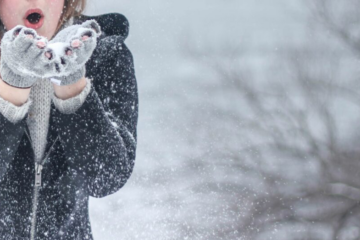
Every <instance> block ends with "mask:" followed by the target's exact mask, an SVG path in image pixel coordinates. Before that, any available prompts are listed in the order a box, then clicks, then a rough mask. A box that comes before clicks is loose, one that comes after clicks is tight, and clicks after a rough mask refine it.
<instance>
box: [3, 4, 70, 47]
mask: <svg viewBox="0 0 360 240" xmlns="http://www.w3.org/2000/svg"><path fill="white" fill-rule="evenodd" d="M64 1H65V0H0V19H1V21H2V22H3V24H4V25H5V27H6V29H7V30H10V29H12V28H14V27H15V26H16V25H23V26H26V27H29V28H33V29H35V30H36V32H37V33H38V34H39V35H40V36H44V37H47V38H48V39H49V40H50V39H51V38H52V36H53V35H54V33H55V31H56V29H57V26H58V23H59V20H60V16H61V13H62V10H63V7H64ZM33 12H35V13H33ZM40 16H41V18H40Z"/></svg>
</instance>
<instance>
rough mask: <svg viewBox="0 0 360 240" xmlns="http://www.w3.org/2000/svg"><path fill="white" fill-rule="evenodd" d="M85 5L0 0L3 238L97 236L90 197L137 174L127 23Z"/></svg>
mask: <svg viewBox="0 0 360 240" xmlns="http://www.w3.org/2000/svg"><path fill="white" fill-rule="evenodd" d="M84 4H85V1H84V0H75V1H72V0H69V1H67V0H56V1H55V0H54V1H53V0H50V1H49V0H33V1H26V0H0V18H1V21H2V23H3V25H4V29H9V31H6V30H5V31H4V33H3V35H4V37H3V39H2V43H1V72H0V73H1V79H0V134H1V135H0V136H1V137H0V239H7V240H11V239H31V240H33V239H38V240H40V239H69V240H70V239H71V240H74V239H81V240H83V239H92V234H91V226H90V222H89V210H88V202H89V196H92V197H97V198H100V197H105V196H107V195H109V194H112V193H115V192H116V191H117V190H119V189H120V188H121V187H122V186H123V185H124V184H125V183H126V181H127V180H128V178H129V177H130V175H131V173H132V171H133V167H134V160H135V153H136V142H137V130H136V127H137V120H138V91H137V83H136V79H135V73H134V66H133V58H132V55H131V53H130V51H129V50H128V48H127V47H126V45H125V44H124V40H125V39H126V37H127V35H128V21H127V20H126V18H125V17H124V16H122V15H120V14H106V15H101V16H97V17H88V16H84V15H80V13H81V12H82V10H83V8H84ZM89 19H92V20H95V21H87V20H89ZM19 25H21V26H19ZM32 29H34V30H36V32H35V31H34V30H32ZM74 29H75V30H74ZM79 29H80V30H79ZM100 29H101V30H100ZM79 32H80V33H81V34H79ZM45 37H46V38H47V39H52V40H51V41H48V40H47V39H46V38H45ZM26 44H27V45H26ZM25 45H26V46H27V47H25ZM59 46H62V47H63V48H60V47H59ZM84 48H86V49H85V50H84ZM59 49H60V50H61V51H60V50H59ZM34 53H35V54H34ZM35 56H36V57H35ZM39 56H41V59H40V57H39ZM44 56H45V57H46V58H44ZM71 58H73V59H72V60H71ZM80 58H82V59H80ZM29 59H31V61H30V60H29ZM39 59H40V60H39ZM44 59H45V60H44ZM79 59H80V60H79ZM47 60H49V62H48V63H46V62H45V61H47ZM57 61H59V62H57ZM85 62H86V64H85ZM74 64H75V65H76V67H74V66H75V65H74ZM25 73H29V74H28V75H26V74H25ZM39 76H40V77H39ZM58 84H60V85H58Z"/></svg>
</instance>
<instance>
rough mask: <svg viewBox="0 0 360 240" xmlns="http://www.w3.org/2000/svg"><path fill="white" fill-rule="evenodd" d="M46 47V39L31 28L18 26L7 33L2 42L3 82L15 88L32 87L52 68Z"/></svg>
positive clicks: (1, 69)
mask: <svg viewBox="0 0 360 240" xmlns="http://www.w3.org/2000/svg"><path fill="white" fill-rule="evenodd" d="M46 45H47V40H46V38H43V37H40V36H38V35H37V34H36V32H35V30H33V29H31V28H26V27H24V26H20V25H18V26H16V27H14V28H13V29H11V30H9V31H7V32H6V33H5V34H4V37H3V38H2V40H1V61H0V71H1V77H2V80H3V81H4V82H6V83H7V84H9V85H11V86H13V87H18V88H29V87H31V86H32V85H33V84H34V83H35V81H36V80H37V79H38V78H39V77H41V76H43V75H44V73H45V72H46V71H47V70H48V68H49V66H50V65H49V63H50V60H49V59H48V58H47V57H46V55H45V52H46V50H45V47H46Z"/></svg>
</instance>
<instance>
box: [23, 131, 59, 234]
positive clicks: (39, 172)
mask: <svg viewBox="0 0 360 240" xmlns="http://www.w3.org/2000/svg"><path fill="white" fill-rule="evenodd" d="M25 133H26V135H27V137H28V138H29V140H30V144H31V147H32V148H33V144H32V140H31V137H30V134H29V133H28V131H27V129H25ZM58 138H59V136H57V137H56V139H55V141H54V143H53V144H52V145H51V147H50V149H49V151H48V152H47V154H46V156H45V158H44V159H43V160H42V161H41V163H37V162H35V185H34V196H33V206H32V219H31V231H30V239H31V240H35V233H36V229H35V227H36V213H37V205H38V201H39V190H40V187H41V181H42V179H41V175H42V169H43V165H44V163H45V162H46V160H47V158H48V157H49V155H50V153H51V151H52V149H53V147H54V145H55V143H56V141H57V140H58ZM33 149H34V148H33Z"/></svg>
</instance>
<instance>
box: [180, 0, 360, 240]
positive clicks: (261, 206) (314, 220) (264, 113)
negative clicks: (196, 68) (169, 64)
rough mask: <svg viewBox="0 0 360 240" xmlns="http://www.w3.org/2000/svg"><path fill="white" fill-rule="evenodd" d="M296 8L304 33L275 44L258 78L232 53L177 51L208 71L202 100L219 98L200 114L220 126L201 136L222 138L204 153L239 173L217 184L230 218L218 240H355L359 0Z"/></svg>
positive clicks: (320, 1) (359, 227)
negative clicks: (305, 11)
mask: <svg viewBox="0 0 360 240" xmlns="http://www.w3.org/2000/svg"><path fill="white" fill-rule="evenodd" d="M306 4H307V5H308V6H309V10H310V13H311V16H310V19H309V20H310V23H311V25H313V26H312V28H313V30H315V31H314V32H313V34H312V35H311V39H309V41H308V42H306V43H305V44H303V45H301V46H296V47H289V46H287V47H284V48H282V49H281V50H279V51H278V54H277V57H278V58H277V59H280V61H276V64H274V66H273V68H272V71H271V72H270V73H269V74H268V75H267V76H266V78H264V79H260V78H258V77H256V74H255V73H254V70H252V71H249V70H246V64H245V63H246V61H248V60H247V59H246V58H242V59H241V56H242V51H239V50H237V51H234V49H230V50H229V48H228V46H226V47H224V48H222V49H218V48H217V49H215V50H213V49H206V51H199V49H194V48H192V47H190V46H187V47H186V49H187V50H188V51H187V53H188V54H189V55H190V56H191V57H192V58H195V59H200V60H201V61H202V62H203V63H205V64H206V66H208V67H210V69H212V70H213V71H215V72H216V73H217V76H218V78H217V79H218V82H216V83H214V84H213V85H212V86H213V87H212V88H211V87H209V88H208V89H207V91H210V96H214V95H216V94H218V93H220V92H221V94H225V95H226V98H224V101H223V102H220V103H217V104H218V105H217V107H213V108H212V110H213V111H212V114H209V116H211V118H216V119H217V120H218V122H222V124H221V126H222V128H221V129H220V130H217V129H215V127H214V129H212V131H211V132H210V133H209V136H210V135H214V134H215V133H216V131H225V130H226V129H227V132H228V133H229V135H228V138H227V141H222V142H219V143H218V146H217V149H218V150H219V151H216V152H213V154H212V156H211V157H212V159H218V161H217V162H216V166H217V167H220V168H224V169H227V170H226V171H228V173H229V176H232V177H233V178H232V179H235V177H234V176H235V173H234V171H233V170H234V169H237V172H236V173H237V174H239V175H241V178H240V179H241V181H239V178H237V180H234V181H233V182H232V183H231V184H229V182H226V181H225V182H220V183H219V185H218V186H217V190H218V191H219V189H222V188H224V189H228V188H229V186H231V187H232V188H231V189H232V193H233V195H231V194H228V198H226V197H225V199H226V200H227V201H228V203H229V208H228V209H227V211H229V212H232V213H233V214H234V216H233V217H234V218H236V225H235V226H234V224H232V225H225V224H224V225H221V226H220V228H219V229H218V232H217V236H218V237H223V238H221V239H240V238H241V239H277V240H282V239H284V240H293V239H306V240H310V239H322V240H323V239H325V240H326V239H329V240H330V239H331V240H333V239H339V240H357V239H360V149H359V147H358V146H357V142H358V141H359V136H360V134H358V133H357V132H359V131H357V128H356V125H351V124H356V120H358V119H359V118H358V117H359V114H358V112H359V108H360V95H359V79H358V77H357V76H356V77H354V73H355V74H356V73H359V72H358V69H359V67H358V59H357V57H358V56H359V55H360V0H349V1H346V2H344V1H337V0H317V1H307V2H306ZM318 27H321V28H318ZM214 98H215V97H214ZM217 99H218V98H217ZM194 116H195V115H194ZM202 117H204V116H203V115H197V118H198V119H197V120H194V119H189V121H199V119H201V118H202ZM349 125H350V126H349ZM229 129H231V130H229ZM203 157H204V156H199V158H203ZM228 179H230V177H229V178H228ZM214 182H215V181H214ZM198 189H200V188H198ZM230 192H231V191H230ZM234 196H235V198H234ZM241 205H243V206H245V208H246V209H244V207H242V206H241ZM228 215H230V214H228ZM226 237H227V238H226Z"/></svg>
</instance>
